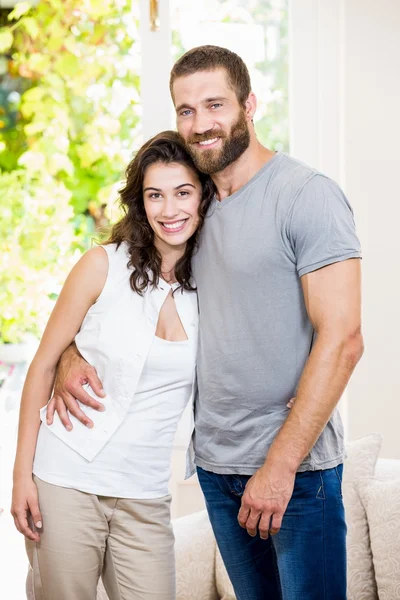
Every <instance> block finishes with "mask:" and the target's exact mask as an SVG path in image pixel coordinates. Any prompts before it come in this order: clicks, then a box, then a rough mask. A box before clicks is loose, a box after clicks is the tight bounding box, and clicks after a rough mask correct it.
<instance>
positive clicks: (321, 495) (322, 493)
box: [316, 471, 325, 500]
mask: <svg viewBox="0 0 400 600" xmlns="http://www.w3.org/2000/svg"><path fill="white" fill-rule="evenodd" d="M318 473H319V477H320V486H319V488H318V492H317V495H316V498H319V499H320V500H325V488H324V478H323V477H322V473H321V471H318Z"/></svg>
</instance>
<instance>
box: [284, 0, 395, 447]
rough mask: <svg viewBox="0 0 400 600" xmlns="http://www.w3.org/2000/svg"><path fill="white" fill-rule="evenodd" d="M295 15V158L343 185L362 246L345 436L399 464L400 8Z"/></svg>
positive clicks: (312, 1)
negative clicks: (373, 439) (359, 346)
mask: <svg viewBox="0 0 400 600" xmlns="http://www.w3.org/2000/svg"><path fill="white" fill-rule="evenodd" d="M291 8H292V16H291V30H292V48H291V68H292V77H291V101H292V104H291V106H292V111H291V128H292V153H293V154H294V155H295V156H298V157H299V158H302V159H304V160H307V161H308V162H312V163H313V164H314V165H315V166H317V167H319V168H322V169H323V170H324V171H325V172H326V173H327V174H329V175H331V176H333V177H335V178H336V179H337V180H338V181H339V182H340V183H341V185H342V186H343V188H344V190H345V192H346V194H347V195H348V197H349V199H350V201H351V203H352V205H353V207H354V210H355V214H356V221H357V227H358V233H359V236H360V238H361V242H362V246H363V255H364V260H363V319H364V322H363V328H364V338H365V345H366V350H365V354H364V357H363V359H362V361H361V363H360V364H359V366H358V367H357V370H356V372H355V374H354V375H353V378H352V380H351V382H350V385H349V387H348V391H347V402H346V422H347V436H348V438H354V437H358V436H360V435H362V434H364V433H367V432H370V431H380V432H382V434H383V435H384V444H383V450H382V456H385V457H395V458H400V441H399V439H400V436H399V433H398V427H399V422H400V268H399V264H400V257H399V245H400V244H399V242H400V235H399V227H400V116H399V111H400V2H399V0H379V2H378V1H376V0H375V1H372V0H330V2H329V3H328V2H325V1H324V0H302V1H301V2H299V1H298V0H292V7H291ZM305 40H307V41H305ZM293 69H294V71H293ZM332 82H334V86H332ZM327 107H328V109H329V110H327ZM332 124H334V127H332Z"/></svg>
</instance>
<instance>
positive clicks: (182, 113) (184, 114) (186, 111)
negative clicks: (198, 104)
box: [181, 108, 192, 117]
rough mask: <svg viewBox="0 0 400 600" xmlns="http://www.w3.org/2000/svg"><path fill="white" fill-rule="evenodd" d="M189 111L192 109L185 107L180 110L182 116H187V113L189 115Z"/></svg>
mask: <svg viewBox="0 0 400 600" xmlns="http://www.w3.org/2000/svg"><path fill="white" fill-rule="evenodd" d="M191 112H192V111H191V110H189V109H188V108H187V109H186V110H183V111H182V112H181V115H182V117H187V116H188V115H190V113H191Z"/></svg>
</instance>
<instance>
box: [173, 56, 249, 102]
mask: <svg viewBox="0 0 400 600" xmlns="http://www.w3.org/2000/svg"><path fill="white" fill-rule="evenodd" d="M215 69H225V71H226V73H227V75H228V81H229V83H230V85H231V86H232V89H233V90H234V91H235V93H236V96H237V99H238V101H239V103H240V104H241V105H242V106H244V105H245V103H246V100H247V98H248V97H249V94H250V92H251V83H250V75H249V71H248V69H247V67H246V65H245V63H244V62H243V60H242V59H241V58H240V56H238V55H237V54H235V53H234V52H231V51H230V50H228V49H227V48H221V47H220V46H198V47H197V48H192V49H191V50H189V51H188V52H186V54H184V55H183V56H181V58H180V59H179V60H178V61H177V62H176V63H175V64H174V66H173V67H172V71H171V76H170V79H169V89H170V91H171V96H172V98H173V97H174V95H173V92H172V86H173V84H174V81H175V79H177V78H178V77H184V76H185V75H193V73H197V72H198V71H214V70H215Z"/></svg>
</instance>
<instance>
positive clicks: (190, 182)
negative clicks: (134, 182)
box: [143, 163, 201, 273]
mask: <svg viewBox="0 0 400 600" xmlns="http://www.w3.org/2000/svg"><path fill="white" fill-rule="evenodd" d="M182 182H184V183H182ZM143 188H144V189H143V195H144V209H145V211H146V216H147V219H148V221H149V223H150V226H151V228H152V229H153V231H154V235H155V246H156V247H157V248H158V249H161V248H163V250H164V251H167V252H168V251H173V253H176V252H179V251H182V247H183V245H184V244H185V243H186V240H187V237H188V236H189V237H190V236H192V235H193V233H194V232H195V231H196V229H197V227H198V224H199V214H198V209H199V205H200V201H201V183H200V179H199V176H198V174H197V173H196V171H194V170H193V169H190V168H189V167H187V166H185V165H182V164H179V163H170V164H163V163H155V164H153V165H151V166H150V167H148V168H147V169H146V172H145V175H144V181H143ZM165 268H166V271H165ZM170 270H171V269H170V268H168V265H166V266H164V269H163V272H167V273H168V272H169V271H170Z"/></svg>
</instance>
